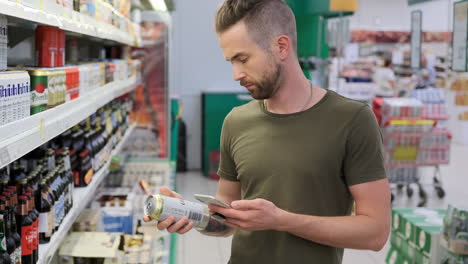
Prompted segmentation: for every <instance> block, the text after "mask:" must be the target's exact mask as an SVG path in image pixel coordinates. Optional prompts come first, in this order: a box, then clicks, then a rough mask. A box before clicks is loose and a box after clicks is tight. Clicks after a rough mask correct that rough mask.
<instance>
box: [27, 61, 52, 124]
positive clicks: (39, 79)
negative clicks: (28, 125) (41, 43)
mask: <svg viewBox="0 0 468 264" xmlns="http://www.w3.org/2000/svg"><path fill="white" fill-rule="evenodd" d="M28 72H29V75H30V76H31V115H34V114H37V113H40V112H42V111H44V110H46V109H47V106H48V102H49V77H50V72H49V71H48V70H45V69H28Z"/></svg>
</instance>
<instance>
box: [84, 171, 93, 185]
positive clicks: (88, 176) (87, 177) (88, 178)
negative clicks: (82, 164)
mask: <svg viewBox="0 0 468 264" xmlns="http://www.w3.org/2000/svg"><path fill="white" fill-rule="evenodd" d="M93 176H94V170H93V169H89V170H88V172H86V174H85V176H84V182H85V183H86V184H89V183H90V182H91V180H92V179H93Z"/></svg>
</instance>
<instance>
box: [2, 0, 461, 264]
mask: <svg viewBox="0 0 468 264" xmlns="http://www.w3.org/2000/svg"><path fill="white" fill-rule="evenodd" d="M286 2H287V3H288V5H289V6H290V7H291V8H292V10H293V12H294V14H295V16H296V21H297V27H298V57H299V60H300V64H301V67H302V69H303V72H304V74H305V75H306V76H307V77H308V78H309V79H310V80H311V82H312V83H313V84H314V85H317V86H320V87H323V88H325V89H329V90H333V91H335V92H337V93H339V94H341V95H343V96H345V97H349V98H351V99H354V100H357V101H361V102H364V103H367V104H369V106H370V107H371V108H372V110H373V111H374V113H375V115H376V118H377V120H378V122H379V125H380V127H381V131H382V135H383V140H384V156H385V167H386V170H387V176H388V178H389V180H390V182H391V187H392V203H393V210H392V232H391V235H390V237H389V240H388V242H387V244H386V245H385V247H384V249H383V250H381V251H379V252H372V251H361V250H345V255H344V259H343V263H345V264H351V263H364V264H371V263H372V264H373V263H378V264H380V263H389V264H393V263H402V264H403V263H414V264H420V263H421V264H422V263H424V264H426V263H431V264H439V263H443V264H452V263H454V264H466V263H468V250H467V248H468V246H467V245H468V237H467V235H466V234H468V202H467V201H468V195H467V194H466V193H467V192H466V189H467V186H468V177H467V174H466V171H467V169H468V165H467V164H468V163H467V162H468V59H467V58H468V54H467V53H468V49H467V42H468V37H467V35H468V1H454V0H391V1H384V0H314V1H309V0H286ZM221 3H222V0H203V1H192V0H56V1H54V0H18V1H9V0H0V6H1V8H0V9H1V10H0V96H1V97H0V241H5V244H6V247H3V246H2V247H0V264H1V263H11V262H15V263H19V262H18V261H20V260H21V261H22V263H44V264H48V263H54V264H59V263H165V264H166V263H167V264H193V263H207V264H208V263H213V264H214V263H226V262H227V261H228V259H229V256H230V246H231V238H214V237H208V236H203V235H201V234H200V233H198V232H196V231H191V232H190V233H188V234H186V235H182V236H181V235H175V234H169V233H167V232H159V231H157V229H156V228H155V227H154V223H144V222H142V221H141V219H142V216H143V205H144V203H145V199H146V197H147V195H148V194H150V193H157V192H158V191H159V187H160V186H168V187H170V188H172V189H175V190H177V191H178V192H179V193H181V194H182V195H183V196H184V197H185V198H186V199H187V200H190V201H195V199H194V197H193V194H195V193H201V194H210V195H214V194H215V193H216V186H217V180H218V175H217V174H216V171H217V167H218V164H219V137H220V133H221V126H222V122H223V120H224V118H225V116H226V115H227V113H228V112H229V111H230V110H231V109H232V108H233V107H236V106H239V105H242V104H245V103H246V102H249V101H250V100H252V98H251V97H250V95H249V94H248V93H246V91H245V89H244V88H243V87H241V86H240V85H239V84H238V83H236V82H234V81H233V77H232V69H231V65H230V63H229V62H226V61H225V58H224V56H223V54H222V52H221V49H220V47H219V44H218V40H217V37H216V34H215V32H214V25H213V24H214V16H215V13H216V10H217V8H218V7H219V6H220V4H221ZM330 118H332V117H330ZM3 239H4V240H3ZM2 245H3V244H2ZM107 245H111V246H107ZM29 249H30V250H29Z"/></svg>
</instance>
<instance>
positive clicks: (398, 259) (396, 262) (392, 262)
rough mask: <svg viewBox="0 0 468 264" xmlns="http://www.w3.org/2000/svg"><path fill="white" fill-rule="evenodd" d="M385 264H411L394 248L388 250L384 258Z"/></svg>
mask: <svg viewBox="0 0 468 264" xmlns="http://www.w3.org/2000/svg"><path fill="white" fill-rule="evenodd" d="M385 263H386V264H411V263H412V262H411V261H410V260H408V259H407V258H406V257H405V256H404V255H403V253H401V252H400V251H398V250H397V249H395V248H390V250H389V251H388V253H387V257H386V258H385Z"/></svg>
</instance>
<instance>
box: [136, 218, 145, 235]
mask: <svg viewBox="0 0 468 264" xmlns="http://www.w3.org/2000/svg"><path fill="white" fill-rule="evenodd" d="M136 234H137V235H143V227H142V225H141V220H140V219H138V224H137V227H136Z"/></svg>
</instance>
